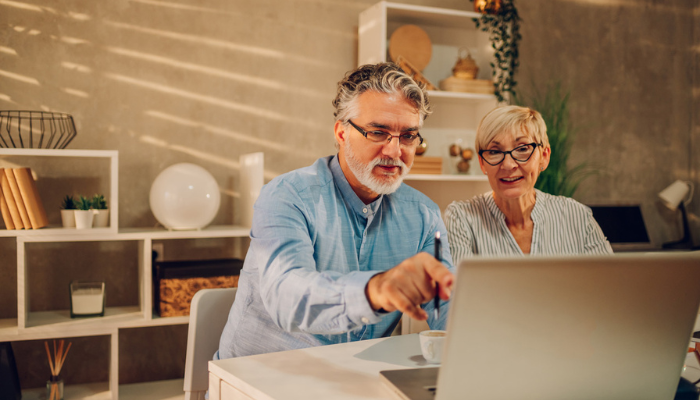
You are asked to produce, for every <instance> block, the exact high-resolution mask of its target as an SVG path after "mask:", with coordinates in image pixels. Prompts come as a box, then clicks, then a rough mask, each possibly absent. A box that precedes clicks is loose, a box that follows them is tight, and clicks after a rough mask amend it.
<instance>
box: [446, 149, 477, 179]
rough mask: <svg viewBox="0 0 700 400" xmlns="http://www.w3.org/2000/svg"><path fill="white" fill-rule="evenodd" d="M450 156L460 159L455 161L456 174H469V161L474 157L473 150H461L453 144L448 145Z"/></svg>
mask: <svg viewBox="0 0 700 400" xmlns="http://www.w3.org/2000/svg"><path fill="white" fill-rule="evenodd" d="M450 155H451V156H452V157H459V158H460V159H459V161H457V172H459V173H461V174H466V173H468V172H469V167H470V164H469V161H471V159H472V158H473V157H474V150H472V149H469V148H462V147H461V146H460V145H459V144H457V143H455V144H452V145H450Z"/></svg>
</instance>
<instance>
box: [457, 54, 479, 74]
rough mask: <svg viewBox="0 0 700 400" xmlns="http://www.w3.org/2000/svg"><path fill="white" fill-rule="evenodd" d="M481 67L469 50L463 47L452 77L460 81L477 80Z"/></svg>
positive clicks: (458, 55)
mask: <svg viewBox="0 0 700 400" xmlns="http://www.w3.org/2000/svg"><path fill="white" fill-rule="evenodd" d="M465 53H466V54H465ZM478 73H479V67H478V66H477V65H476V61H474V59H473V58H472V54H471V53H470V52H469V49H467V48H466V47H462V48H461V49H459V53H458V54H457V63H456V64H455V66H454V67H453V68H452V75H453V76H454V77H456V78H459V79H476V76H477V74H478Z"/></svg>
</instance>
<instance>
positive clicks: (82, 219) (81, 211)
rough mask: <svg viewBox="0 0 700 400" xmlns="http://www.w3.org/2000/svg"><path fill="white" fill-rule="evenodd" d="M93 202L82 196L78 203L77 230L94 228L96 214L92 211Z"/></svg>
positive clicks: (76, 212) (76, 214) (76, 213)
mask: <svg viewBox="0 0 700 400" xmlns="http://www.w3.org/2000/svg"><path fill="white" fill-rule="evenodd" d="M91 206H92V201H91V200H90V199H89V198H87V197H84V196H80V197H79V199H78V202H77V210H75V211H74V213H75V227H76V228H77V229H88V228H92V220H93V218H94V217H95V213H94V212H93V210H91V209H90V207H91Z"/></svg>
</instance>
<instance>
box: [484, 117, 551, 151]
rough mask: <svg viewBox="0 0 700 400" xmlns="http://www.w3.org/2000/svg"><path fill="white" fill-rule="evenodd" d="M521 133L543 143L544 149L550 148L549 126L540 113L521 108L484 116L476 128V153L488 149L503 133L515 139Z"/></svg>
mask: <svg viewBox="0 0 700 400" xmlns="http://www.w3.org/2000/svg"><path fill="white" fill-rule="evenodd" d="M521 132H522V133H525V134H526V135H528V136H530V137H532V138H533V140H534V141H535V142H537V143H541V144H542V148H543V149H546V148H548V147H549V139H548V138H547V126H546V125H545V123H544V119H542V115H541V114H540V113H539V112H537V111H535V110H533V109H531V108H527V107H520V106H502V107H498V108H495V109H493V110H491V111H490V112H489V113H488V114H486V115H485V116H484V118H483V119H482V120H481V122H479V127H478V128H476V143H475V147H476V151H477V153H478V152H479V150H482V149H486V147H487V146H488V145H489V143H491V141H492V140H493V139H494V138H495V137H496V136H498V135H500V134H502V133H509V134H511V135H513V137H515V136H517V135H518V134H519V133H521Z"/></svg>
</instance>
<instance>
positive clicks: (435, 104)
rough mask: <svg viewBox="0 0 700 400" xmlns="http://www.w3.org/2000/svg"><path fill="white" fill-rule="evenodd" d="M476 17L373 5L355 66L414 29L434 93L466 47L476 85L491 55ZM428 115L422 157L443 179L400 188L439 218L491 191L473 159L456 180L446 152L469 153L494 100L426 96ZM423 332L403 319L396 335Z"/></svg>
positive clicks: (384, 54)
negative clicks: (424, 47) (426, 202)
mask: <svg viewBox="0 0 700 400" xmlns="http://www.w3.org/2000/svg"><path fill="white" fill-rule="evenodd" d="M480 16H481V14H478V13H475V12H469V11H461V10H450V9H445V8H436V7H423V6H414V5H408V4H398V3H391V2H386V1H381V2H379V3H376V4H375V5H373V6H372V7H370V8H368V9H366V10H365V11H363V12H362V13H361V14H360V22H359V45H358V53H359V54H358V62H359V64H360V65H362V64H370V63H378V62H385V61H388V60H389V56H388V44H389V38H390V37H391V34H392V33H393V32H394V31H395V30H396V29H397V28H399V27H400V26H402V25H406V24H412V25H417V26H419V27H421V28H422V29H423V30H425V31H426V33H427V34H428V36H429V37H430V40H431V42H432V44H433V52H432V57H431V60H430V63H429V64H428V65H427V66H426V68H425V69H424V70H423V71H422V73H423V75H424V76H425V77H426V78H427V79H428V80H429V81H430V82H431V83H432V84H433V85H435V86H436V87H439V82H440V81H441V80H443V79H445V78H447V77H448V76H450V75H451V74H452V67H454V64H455V63H456V61H457V58H458V57H457V56H458V52H459V49H460V48H462V47H466V48H468V49H469V51H470V53H471V54H472V56H473V57H474V59H475V60H476V63H477V65H478V67H479V74H478V76H477V78H478V79H491V66H490V62H491V59H492V58H493V50H492V48H491V43H490V41H489V38H488V34H486V33H484V32H481V31H480V30H478V29H477V28H476V24H475V23H474V19H475V18H479V17H480ZM428 96H429V97H430V101H431V105H432V108H433V114H432V115H430V117H429V118H428V119H426V121H425V125H424V126H423V128H422V129H421V134H422V135H423V137H424V138H425V140H426V141H427V142H428V150H427V151H426V153H425V155H426V156H434V157H442V158H443V171H444V172H445V173H444V174H443V175H410V174H409V175H408V176H406V183H407V184H408V185H410V186H412V187H414V188H415V189H417V190H419V191H421V192H423V193H425V194H426V195H427V196H428V197H430V198H431V199H432V200H433V201H435V203H437V205H438V206H439V207H440V209H441V210H442V211H443V212H444V211H445V208H446V207H447V206H448V205H449V204H450V203H452V202H453V201H455V200H464V199H470V198H472V197H474V196H476V195H478V194H481V193H485V192H488V191H490V190H491V187H490V186H489V183H488V179H487V177H486V176H484V175H483V174H482V172H481V169H480V168H479V164H478V160H476V157H475V158H474V159H472V161H471V163H470V171H469V174H468V175H458V174H456V170H455V169H456V168H455V164H456V162H457V160H456V159H453V158H451V157H450V155H449V147H450V145H451V144H453V143H459V144H460V145H461V146H462V147H469V148H473V145H474V139H475V136H476V128H477V126H478V124H479V121H481V119H482V118H483V116H484V115H486V113H488V112H489V111H490V110H492V109H493V108H495V107H496V106H497V105H498V101H497V99H496V96H494V95H487V94H477V93H457V92H445V91H429V92H428ZM424 329H427V324H426V323H424V322H419V321H413V320H411V319H410V318H408V317H406V316H404V318H403V321H402V333H404V334H406V333H413V332H419V331H421V330H424Z"/></svg>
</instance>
